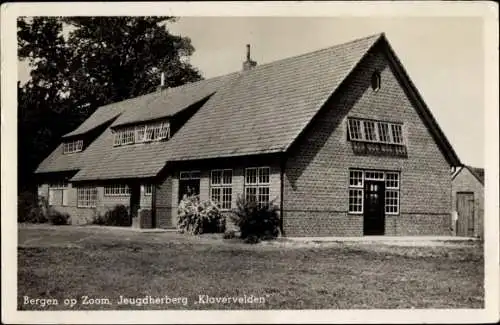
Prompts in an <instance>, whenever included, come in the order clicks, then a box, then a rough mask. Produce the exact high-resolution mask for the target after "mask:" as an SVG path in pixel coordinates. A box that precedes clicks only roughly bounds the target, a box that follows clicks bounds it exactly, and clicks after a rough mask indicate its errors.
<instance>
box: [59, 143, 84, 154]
mask: <svg viewBox="0 0 500 325" xmlns="http://www.w3.org/2000/svg"><path fill="white" fill-rule="evenodd" d="M82 150H83V140H74V141H68V142H64V143H63V154H70V153H75V152H80V151H82Z"/></svg>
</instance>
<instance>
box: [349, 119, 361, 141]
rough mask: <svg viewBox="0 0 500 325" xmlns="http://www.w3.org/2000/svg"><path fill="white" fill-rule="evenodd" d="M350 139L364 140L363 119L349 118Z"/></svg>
mask: <svg viewBox="0 0 500 325" xmlns="http://www.w3.org/2000/svg"><path fill="white" fill-rule="evenodd" d="M348 121H349V139H350V140H363V135H362V134H361V121H360V120H355V119H349V120H348Z"/></svg>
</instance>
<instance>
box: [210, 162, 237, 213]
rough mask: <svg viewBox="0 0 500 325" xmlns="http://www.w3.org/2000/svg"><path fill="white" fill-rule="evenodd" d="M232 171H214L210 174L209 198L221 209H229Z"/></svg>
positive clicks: (231, 192) (231, 191)
mask: <svg viewBox="0 0 500 325" xmlns="http://www.w3.org/2000/svg"><path fill="white" fill-rule="evenodd" d="M232 184H233V171H232V170H231V169H223V170H222V169H216V170H212V172H211V174H210V198H211V199H212V201H214V202H216V203H218V204H219V207H220V208H221V209H224V210H227V209H231V202H232V194H233V188H232Z"/></svg>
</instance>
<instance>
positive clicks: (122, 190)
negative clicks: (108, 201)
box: [104, 184, 130, 196]
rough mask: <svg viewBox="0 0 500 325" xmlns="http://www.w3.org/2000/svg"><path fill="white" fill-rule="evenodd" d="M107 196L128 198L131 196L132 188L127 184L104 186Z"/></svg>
mask: <svg viewBox="0 0 500 325" xmlns="http://www.w3.org/2000/svg"><path fill="white" fill-rule="evenodd" d="M104 195H105V196H128V195H130V187H128V185H126V184H113V185H106V186H104Z"/></svg>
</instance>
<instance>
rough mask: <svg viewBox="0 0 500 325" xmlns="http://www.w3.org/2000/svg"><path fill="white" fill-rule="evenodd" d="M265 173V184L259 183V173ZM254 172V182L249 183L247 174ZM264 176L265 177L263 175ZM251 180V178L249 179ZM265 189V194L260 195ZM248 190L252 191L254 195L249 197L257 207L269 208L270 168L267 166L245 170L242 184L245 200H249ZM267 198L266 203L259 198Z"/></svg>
mask: <svg viewBox="0 0 500 325" xmlns="http://www.w3.org/2000/svg"><path fill="white" fill-rule="evenodd" d="M262 170H266V171H267V182H265V181H261V171H262ZM250 171H255V182H253V181H252V182H249V172H250ZM264 176H265V175H264ZM251 178H253V177H251ZM264 189H265V192H267V193H262V192H263V191H264ZM248 190H254V194H252V195H251V196H254V197H255V202H256V204H257V206H259V207H265V206H269V204H270V203H271V168H270V167H269V166H260V167H248V168H245V182H244V193H245V200H246V201H248V200H249V195H248V192H249V191H248ZM263 197H267V202H265V203H263V201H261V198H263Z"/></svg>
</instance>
